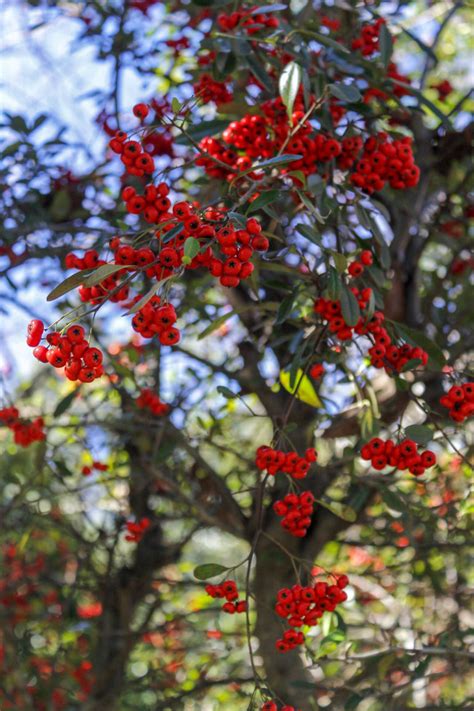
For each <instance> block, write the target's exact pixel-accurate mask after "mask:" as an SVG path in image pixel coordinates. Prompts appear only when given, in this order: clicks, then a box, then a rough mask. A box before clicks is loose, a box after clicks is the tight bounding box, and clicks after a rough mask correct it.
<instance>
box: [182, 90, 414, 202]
mask: <svg viewBox="0 0 474 711" xmlns="http://www.w3.org/2000/svg"><path fill="white" fill-rule="evenodd" d="M260 108H261V111H262V113H263V114H264V115H263V116H260V115H252V114H247V115H245V116H244V117H243V118H242V119H240V120H239V121H232V122H231V123H230V124H229V126H228V127H227V128H226V129H225V130H224V131H223V133H222V138H221V139H219V138H215V137H209V136H208V137H206V138H203V139H202V141H201V142H200V144H199V147H200V150H201V154H200V155H198V157H197V158H196V165H201V166H203V167H204V169H205V170H206V173H207V174H208V175H210V176H211V177H215V178H219V179H226V180H232V179H233V178H234V177H235V174H236V173H239V172H243V171H247V172H248V171H250V169H251V168H252V165H253V164H254V162H255V161H257V160H260V159H268V158H272V157H274V156H276V155H278V152H279V151H280V150H281V149H282V147H283V146H284V149H285V152H286V153H289V154H294V155H295V156H298V157H297V158H295V160H294V161H292V162H291V163H289V164H287V165H286V166H285V167H284V168H282V169H281V174H282V175H284V174H286V173H291V172H293V171H296V170H298V171H302V172H303V173H304V174H305V175H310V174H312V173H316V172H319V173H321V175H322V177H323V178H324V177H326V173H325V168H324V164H326V163H329V162H330V161H331V160H334V159H335V160H336V164H337V166H338V167H339V168H341V169H342V170H348V169H352V168H353V166H354V165H355V164H356V163H357V165H356V167H355V170H354V172H353V173H352V175H351V182H352V183H353V184H354V185H356V186H357V187H359V188H363V189H364V190H365V191H366V192H368V193H372V192H374V191H375V190H382V188H383V187H384V185H385V183H386V182H387V181H388V182H389V183H390V186H391V187H392V188H395V189H403V188H408V187H413V186H414V185H416V184H417V182H418V179H419V169H418V167H417V166H416V165H415V163H414V158H413V152H412V149H411V139H410V138H409V137H403V138H401V139H397V140H394V141H391V140H390V139H389V136H388V135H387V134H386V133H378V134H377V135H376V136H370V137H368V138H367V139H366V141H365V142H364V140H363V139H362V137H361V136H348V137H346V138H343V139H342V140H338V139H336V138H333V137H332V136H328V135H325V134H323V133H318V134H315V133H314V128H313V126H312V125H311V123H310V122H309V121H304V120H303V119H304V115H305V114H304V102H303V95H302V92H301V91H300V94H299V95H298V96H297V97H296V100H295V107H294V111H293V114H292V125H293V126H299V128H298V130H297V131H294V128H292V126H291V125H290V124H289V122H288V116H287V113H286V107H285V105H284V103H283V101H282V100H281V98H277V99H272V100H270V101H265V102H264V103H263V104H262V105H261V107H260ZM335 108H336V109H337V108H341V107H338V106H336V107H335ZM290 131H291V135H290ZM361 150H362V153H361ZM242 153H243V154H242ZM360 153H361V154H360ZM223 164H224V165H223ZM225 166H228V167H227V168H226V167H225ZM248 175H249V177H250V178H252V179H254V180H256V179H259V178H261V177H262V176H263V172H262V171H258V170H255V171H251V172H248ZM327 175H329V173H327ZM290 177H292V176H290ZM292 179H293V178H292ZM295 180H297V178H295Z"/></svg>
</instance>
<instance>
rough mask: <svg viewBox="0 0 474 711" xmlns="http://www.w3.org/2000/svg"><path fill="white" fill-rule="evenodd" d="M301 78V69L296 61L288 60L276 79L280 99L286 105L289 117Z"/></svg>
mask: <svg viewBox="0 0 474 711" xmlns="http://www.w3.org/2000/svg"><path fill="white" fill-rule="evenodd" d="M302 78H303V69H302V68H301V66H300V65H299V64H298V63H297V62H288V64H287V65H286V66H285V68H284V69H283V72H282V73H281V75H280V79H279V81H278V89H279V92H280V96H281V100H282V101H283V103H284V105H285V106H286V112H287V114H288V117H289V118H290V119H291V116H292V114H293V106H294V105H295V99H296V96H297V94H298V90H299V88H300V85H301V81H302Z"/></svg>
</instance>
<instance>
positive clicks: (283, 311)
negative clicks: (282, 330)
mask: <svg viewBox="0 0 474 711" xmlns="http://www.w3.org/2000/svg"><path fill="white" fill-rule="evenodd" d="M296 295H297V293H296V292H295V293H294V294H290V295H289V296H286V297H285V298H284V299H283V301H282V302H281V304H280V306H279V307H278V311H277V315H276V318H275V325H278V324H280V323H283V322H284V321H286V319H287V318H288V316H289V315H290V314H291V312H292V311H293V308H294V304H295V298H296Z"/></svg>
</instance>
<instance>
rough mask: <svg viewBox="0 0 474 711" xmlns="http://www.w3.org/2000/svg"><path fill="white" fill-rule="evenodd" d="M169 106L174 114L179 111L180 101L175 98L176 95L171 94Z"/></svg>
mask: <svg viewBox="0 0 474 711" xmlns="http://www.w3.org/2000/svg"><path fill="white" fill-rule="evenodd" d="M171 108H172V110H173V113H174V114H179V112H180V111H181V101H180V100H179V99H178V98H176V96H173V98H172V99H171Z"/></svg>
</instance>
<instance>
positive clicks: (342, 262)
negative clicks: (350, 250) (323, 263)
mask: <svg viewBox="0 0 474 711" xmlns="http://www.w3.org/2000/svg"><path fill="white" fill-rule="evenodd" d="M328 252H329V253H330V254H331V256H332V258H333V260H334V264H335V265H336V269H337V271H338V272H339V274H344V272H345V271H346V269H347V257H345V256H344V255H343V254H341V253H340V252H336V251H334V250H333V249H328Z"/></svg>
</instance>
